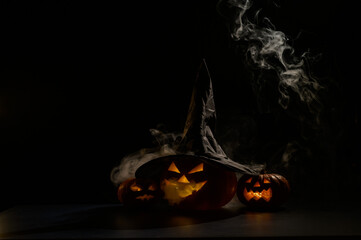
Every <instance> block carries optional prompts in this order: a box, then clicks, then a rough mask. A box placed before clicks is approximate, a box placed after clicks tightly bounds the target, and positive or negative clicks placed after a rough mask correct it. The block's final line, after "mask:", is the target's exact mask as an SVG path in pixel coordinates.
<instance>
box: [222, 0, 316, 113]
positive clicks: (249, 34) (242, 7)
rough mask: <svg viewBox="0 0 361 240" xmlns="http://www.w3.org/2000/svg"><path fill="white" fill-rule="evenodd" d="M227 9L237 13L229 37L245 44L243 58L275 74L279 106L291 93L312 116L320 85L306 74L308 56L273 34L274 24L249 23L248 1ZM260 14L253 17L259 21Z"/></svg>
mask: <svg viewBox="0 0 361 240" xmlns="http://www.w3.org/2000/svg"><path fill="white" fill-rule="evenodd" d="M227 3H228V6H229V7H230V8H233V9H234V8H235V10H236V11H237V12H238V14H237V18H236V19H235V22H234V23H233V24H232V25H234V26H235V27H234V28H233V29H231V31H232V32H231V37H232V39H233V40H235V41H243V42H246V43H247V45H248V46H247V47H246V48H247V49H246V58H247V60H248V62H250V63H251V64H252V65H253V66H254V67H256V68H258V69H261V70H262V69H263V70H275V71H276V73H277V75H278V89H279V93H280V97H279V101H278V102H279V104H280V105H281V106H282V107H283V108H284V109H287V108H288V106H289V103H290V97H291V95H292V93H291V92H293V93H296V95H297V96H298V97H299V100H300V101H301V102H303V103H305V104H306V105H307V106H308V109H309V111H310V112H312V113H315V111H317V109H314V106H313V105H314V104H315V103H316V104H318V105H319V104H320V101H319V99H318V94H317V92H318V91H319V90H320V89H321V88H322V86H321V84H320V83H319V82H318V81H317V80H316V79H315V78H314V77H312V76H311V74H310V73H309V72H308V71H307V65H306V61H307V53H304V54H302V55H301V56H300V57H296V56H295V54H294V52H295V51H294V49H293V48H292V47H291V46H290V45H289V44H288V43H287V41H288V39H287V37H286V35H285V34H284V33H283V32H281V31H276V30H275V27H274V25H273V24H272V23H271V21H270V20H269V19H267V18H264V19H263V21H262V23H263V25H264V26H263V27H261V26H260V25H259V24H255V23H252V22H251V21H250V20H249V19H248V18H247V17H246V16H245V13H246V11H247V10H248V9H249V8H251V6H252V4H251V2H250V1H249V0H229V1H228V2H227ZM258 14H259V11H258V12H257V13H256V15H255V18H256V19H257V18H258Z"/></svg>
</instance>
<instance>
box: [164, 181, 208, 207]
mask: <svg viewBox="0 0 361 240" xmlns="http://www.w3.org/2000/svg"><path fill="white" fill-rule="evenodd" d="M206 183H207V181H203V182H199V183H195V182H190V183H180V182H178V181H177V180H174V179H170V180H167V179H164V182H163V184H162V189H163V191H164V193H165V198H166V199H167V200H168V201H169V202H170V203H172V204H174V203H179V202H180V201H182V200H183V199H184V198H186V197H189V196H190V195H192V194H193V193H194V192H198V191H199V190H201V189H202V188H203V186H204V185H205V184H206Z"/></svg>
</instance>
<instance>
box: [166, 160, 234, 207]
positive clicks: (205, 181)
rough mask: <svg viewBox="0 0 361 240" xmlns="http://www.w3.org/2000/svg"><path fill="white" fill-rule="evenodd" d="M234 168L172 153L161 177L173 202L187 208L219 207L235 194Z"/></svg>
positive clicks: (170, 202) (169, 200) (173, 204)
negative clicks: (230, 168) (232, 169)
mask: <svg viewBox="0 0 361 240" xmlns="http://www.w3.org/2000/svg"><path fill="white" fill-rule="evenodd" d="M236 188H237V178H236V175H235V173H234V172H231V171H228V170H226V169H223V168H221V167H216V166H213V165H210V164H209V163H207V162H206V161H202V159H201V158H199V157H195V156H186V157H184V156H183V157H177V156H175V157H173V158H172V161H170V162H167V163H166V167H165V169H164V172H163V176H162V178H161V189H162V190H163V192H164V198H165V199H166V200H167V201H168V203H169V204H170V205H172V206H177V207H180V208H187V209H201V210H206V209H216V208H220V207H222V206H224V205H225V204H227V203H228V202H229V201H230V200H231V199H232V198H233V196H234V195H235V192H236Z"/></svg>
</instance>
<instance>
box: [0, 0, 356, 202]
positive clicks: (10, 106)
mask: <svg viewBox="0 0 361 240" xmlns="http://www.w3.org/2000/svg"><path fill="white" fill-rule="evenodd" d="M276 3H277V5H279V6H280V7H277V6H276V5H275V4H274V2H273V1H265V0H264V1H257V5H255V6H256V7H257V8H262V12H261V13H262V14H263V15H264V16H267V17H269V18H270V20H271V21H272V22H273V24H274V25H275V26H276V28H277V30H280V31H283V32H284V33H285V34H286V35H287V36H288V37H289V38H290V39H291V40H292V41H293V42H292V45H293V46H294V47H295V48H296V51H297V53H300V52H303V51H307V50H310V51H311V52H313V53H316V54H318V53H321V55H322V57H321V61H320V63H318V64H316V65H315V66H314V67H313V70H314V72H315V75H317V76H319V77H320V78H321V79H322V81H324V82H325V83H326V84H327V85H328V87H329V88H328V91H327V92H325V93H324V95H325V99H326V100H325V101H326V102H325V112H326V113H325V114H324V116H325V118H326V119H327V118H329V120H330V121H326V125H325V129H327V130H326V134H324V135H323V138H321V139H327V140H328V142H327V144H325V146H323V147H324V148H323V149H322V151H324V152H327V153H328V154H329V155H330V156H332V158H330V159H329V161H328V160H327V159H326V160H324V159H323V161H322V162H320V163H311V164H309V165H307V166H306V167H304V168H305V169H307V168H308V167H309V166H314V165H315V166H317V167H316V169H313V170H312V173H313V175H312V177H316V176H318V171H319V170H320V169H322V170H321V171H320V172H322V173H320V175H319V177H318V181H317V183H318V184H320V183H322V184H327V185H334V184H335V182H339V181H341V182H342V181H344V182H343V183H341V184H336V185H337V187H338V189H336V190H340V188H342V187H344V185H347V184H353V183H355V184H357V185H356V186H360V178H359V173H358V172H359V171H360V170H361V167H360V160H359V159H360V158H359V153H360V152H359V151H360V140H359V133H360V130H359V116H360V109H359V100H360V94H359V89H358V87H357V85H358V84H357V83H358V81H359V75H358V71H359V69H358V68H359V60H358V58H359V43H358V39H359V38H358V37H357V36H356V32H357V30H358V29H359V25H358V22H357V12H356V6H355V1H347V2H344V3H340V2H338V1H311V0H307V1H277V2H276ZM0 4H1V7H0V11H1V14H0V15H1V18H2V19H1V36H2V37H1V38H2V40H3V41H2V43H1V66H0V69H1V71H0V78H1V80H0V83H1V88H0V148H1V149H0V154H1V155H0V157H1V160H0V172H1V182H0V186H1V199H2V202H3V204H2V209H3V208H6V207H9V206H12V205H14V204H22V203H74V202H76V203H79V202H80V203H99V202H114V201H115V192H114V191H115V189H114V186H113V185H112V183H111V182H110V178H109V175H110V171H111V169H112V168H113V166H115V165H116V163H117V162H118V161H119V160H120V159H121V158H122V157H124V156H126V155H127V154H130V153H133V152H135V151H137V150H139V149H141V148H144V147H152V146H153V139H152V137H151V136H150V134H149V129H150V128H156V127H159V124H162V129H163V130H164V131H169V132H179V131H181V130H182V128H183V124H184V120H185V117H186V113H187V108H188V103H189V98H190V95H191V90H192V84H193V81H194V79H195V75H196V70H197V68H198V66H199V64H200V61H201V59H202V58H205V59H206V61H207V64H208V67H209V69H210V73H211V75H212V79H213V82H214V91H215V102H216V106H217V114H218V116H219V119H220V122H219V129H227V119H232V118H228V117H229V116H232V112H236V113H235V115H237V114H239V112H241V114H243V115H247V114H250V115H252V114H253V115H252V116H254V114H255V112H256V113H257V108H256V103H255V97H254V96H253V94H252V89H251V87H250V86H249V84H248V83H247V82H246V81H243V80H242V76H243V75H242V74H243V73H242V71H243V70H242V69H240V68H239V67H238V66H239V65H238V64H239V56H236V54H235V50H234V48H233V47H232V46H233V43H232V40H231V39H230V34H229V32H228V29H227V25H226V21H225V19H224V18H222V17H221V16H220V15H219V14H218V13H217V10H216V4H217V1H215V0H209V1H189V2H184V1H164V2H161V1H55V0H53V1H15V0H12V1H1V3H0ZM300 32H302V34H301V35H299V33H300ZM239 79H240V80H239ZM242 81H243V82H242ZM258 116H259V113H258ZM268 118H269V116H265V117H261V120H260V121H257V123H258V124H259V125H258V126H257V127H258V129H259V130H258V133H257V134H258V138H260V139H265V140H264V141H260V143H259V144H260V145H262V143H264V142H267V141H268V142H272V141H273V139H274V138H277V139H279V138H287V139H289V137H290V136H291V137H292V136H293V135H297V134H299V133H298V129H297V127H295V125H294V124H293V123H290V124H288V121H287V120H284V119H281V120H274V119H273V120H272V115H271V120H270V121H268V120H267V119H268ZM222 124H223V125H222ZM232 124H235V123H234V122H232ZM287 124H288V125H287ZM296 125H297V124H296ZM284 126H285V127H284ZM282 129H283V130H282ZM217 134H218V135H219V136H220V139H221V143H222V141H224V142H226V140H225V138H224V137H222V134H221V133H220V132H217ZM275 136H276V137H275ZM285 141H286V140H285ZM306 176H307V173H305V176H303V177H304V178H306ZM344 177H346V178H347V179H346V180H345V179H344ZM310 181H312V180H307V182H310ZM313 188H315V189H319V188H323V186H319V185H318V186H317V184H316V186H314V187H313ZM326 189H329V188H326ZM336 190H335V193H334V194H335V195H337V194H338V193H339V192H338V191H336ZM340 192H341V191H340Z"/></svg>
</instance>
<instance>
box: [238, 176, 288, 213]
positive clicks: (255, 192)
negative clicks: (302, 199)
mask: <svg viewBox="0 0 361 240" xmlns="http://www.w3.org/2000/svg"><path fill="white" fill-rule="evenodd" d="M289 192H290V186H289V183H288V181H287V179H286V178H285V177H283V176H281V175H279V174H275V173H271V174H267V173H264V171H262V172H261V173H260V174H259V175H248V174H245V175H243V176H242V177H241V178H240V179H239V180H238V186H237V197H238V199H239V200H240V201H241V202H242V203H243V204H245V205H246V206H249V207H252V208H259V209H270V208H275V207H279V206H280V205H282V204H283V203H284V202H286V200H287V198H288V195H289Z"/></svg>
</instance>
